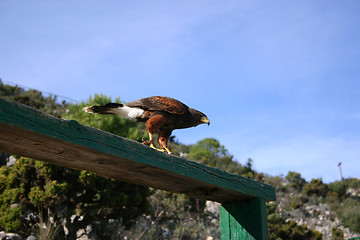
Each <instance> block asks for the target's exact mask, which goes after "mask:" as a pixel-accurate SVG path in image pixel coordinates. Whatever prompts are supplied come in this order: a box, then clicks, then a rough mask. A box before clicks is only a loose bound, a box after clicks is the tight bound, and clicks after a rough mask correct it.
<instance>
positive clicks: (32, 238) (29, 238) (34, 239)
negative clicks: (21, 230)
mask: <svg viewBox="0 0 360 240" xmlns="http://www.w3.org/2000/svg"><path fill="white" fill-rule="evenodd" d="M26 240H36V237H34V236H33V235H30V236H28V237H27V238H26Z"/></svg>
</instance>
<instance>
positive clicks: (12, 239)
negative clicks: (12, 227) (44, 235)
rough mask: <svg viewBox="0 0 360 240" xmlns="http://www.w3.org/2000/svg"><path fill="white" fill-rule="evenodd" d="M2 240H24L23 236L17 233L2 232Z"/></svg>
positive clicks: (0, 234) (0, 239) (0, 237)
mask: <svg viewBox="0 0 360 240" xmlns="http://www.w3.org/2000/svg"><path fill="white" fill-rule="evenodd" d="M0 240H22V238H21V236H20V235H19V234H16V233H6V232H4V231H2V232H0Z"/></svg>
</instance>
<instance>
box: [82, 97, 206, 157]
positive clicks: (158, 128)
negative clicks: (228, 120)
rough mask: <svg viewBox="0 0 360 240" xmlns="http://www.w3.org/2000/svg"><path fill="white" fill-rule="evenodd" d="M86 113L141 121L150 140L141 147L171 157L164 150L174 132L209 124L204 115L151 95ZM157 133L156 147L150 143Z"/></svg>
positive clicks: (91, 107) (89, 108) (169, 100)
mask: <svg viewBox="0 0 360 240" xmlns="http://www.w3.org/2000/svg"><path fill="white" fill-rule="evenodd" d="M84 111H85V112H88V113H100V114H118V115H120V116H123V117H126V118H129V119H131V120H133V121H137V122H144V123H145V126H146V129H147V131H148V132H149V140H148V141H144V140H143V141H144V142H143V143H144V144H147V145H149V146H150V147H151V148H154V149H156V150H159V151H163V152H164V151H166V152H167V153H168V154H172V152H171V151H170V149H169V148H168V147H167V143H168V139H169V137H170V135H171V133H172V131H173V130H174V129H182V128H189V127H195V126H197V125H199V124H203V123H206V124H208V125H210V121H209V119H208V118H207V116H206V115H205V114H204V113H202V112H200V111H198V110H195V109H193V108H189V107H188V106H186V105H185V104H184V103H182V102H180V101H178V100H176V99H173V98H170V97H161V96H154V97H148V98H142V99H139V100H136V101H132V102H128V103H124V104H119V103H108V104H106V105H104V106H88V107H84ZM155 133H158V144H159V146H160V148H156V147H155V146H154V143H153V135H154V134H155Z"/></svg>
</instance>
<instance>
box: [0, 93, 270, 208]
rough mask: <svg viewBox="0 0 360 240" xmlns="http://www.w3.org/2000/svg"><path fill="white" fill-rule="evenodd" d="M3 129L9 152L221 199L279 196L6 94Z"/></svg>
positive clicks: (2, 143) (0, 137)
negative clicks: (59, 115)
mask: <svg viewBox="0 0 360 240" xmlns="http://www.w3.org/2000/svg"><path fill="white" fill-rule="evenodd" d="M0 128H1V129H0V149H2V150H3V151H7V152H9V153H14V154H19V155H23V156H28V157H33V158H36V159H39V160H43V161H47V162H50V163H53V164H58V165H62V166H65V167H71V168H75V169H84V170H88V171H93V172H96V173H99V174H100V175H102V176H106V177H113V178H119V179H122V180H126V181H129V182H133V183H137V184H141V185H145V186H151V187H155V188H159V189H163V190H167V191H172V192H179V193H185V194H188V195H190V196H195V197H199V198H202V199H209V200H214V201H218V202H230V201H234V200H239V199H247V198H252V197H262V198H264V199H266V200H275V198H276V197H275V191H274V188H273V187H271V186H269V185H266V184H263V183H259V182H256V181H254V180H251V179H248V178H244V177H241V176H238V175H233V174H229V173H227V172H225V171H222V170H219V169H216V168H211V167H208V166H205V165H203V164H199V163H197V162H193V161H188V160H186V159H183V158H180V157H176V156H170V155H168V154H166V153H161V152H159V151H156V150H153V149H151V148H149V147H148V146H145V145H143V144H140V143H138V142H135V141H131V140H129V139H125V138H122V137H119V136H116V135H113V134H110V133H107V132H104V131H101V130H98V129H94V128H91V127H88V126H84V125H82V124H79V123H78V122H76V121H73V120H70V121H69V120H62V119H58V118H54V117H52V116H50V115H48V114H45V113H42V112H40V111H38V110H35V109H33V108H30V107H28V106H25V105H22V104H19V103H16V102H11V101H8V100H5V99H3V98H0ZM24 153H25V155H24ZM45 156H46V157H45ZM127 175H129V176H127Z"/></svg>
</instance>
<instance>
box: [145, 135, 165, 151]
mask: <svg viewBox="0 0 360 240" xmlns="http://www.w3.org/2000/svg"><path fill="white" fill-rule="evenodd" d="M142 143H143V144H145V145H149V146H150V147H151V148H153V149H155V150H158V151H160V152H165V150H164V149H159V148H156V147H155V146H154V143H153V136H152V134H151V133H149V140H147V141H146V140H144V139H143V142H142Z"/></svg>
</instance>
